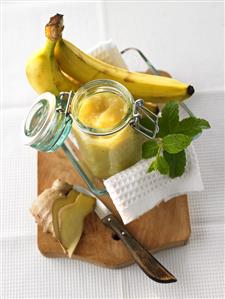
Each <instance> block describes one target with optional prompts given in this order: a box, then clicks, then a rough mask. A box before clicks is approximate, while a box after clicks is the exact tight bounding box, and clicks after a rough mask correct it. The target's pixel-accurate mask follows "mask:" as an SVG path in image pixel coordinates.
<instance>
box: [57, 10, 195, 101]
mask: <svg viewBox="0 0 225 299" xmlns="http://www.w3.org/2000/svg"><path fill="white" fill-rule="evenodd" d="M62 17H63V16H61V22H62ZM62 30H63V26H62V27H61V31H59V30H58V31H57V34H58V36H57V37H56V38H57V39H58V41H57V43H56V47H55V50H54V55H55V57H56V60H57V62H58V64H59V66H60V68H61V69H62V70H63V71H64V72H65V73H66V74H68V75H69V76H70V77H72V78H76V80H78V81H79V82H81V83H86V82H88V81H91V80H95V79H111V80H115V81H118V82H120V83H121V84H123V85H124V86H126V87H127V89H128V90H129V91H130V92H131V93H132V95H133V96H134V97H135V98H142V99H144V100H145V101H150V102H154V103H165V102H168V101H174V100H178V101H182V100H184V99H186V98H188V97H190V96H191V95H192V94H193V93H194V88H193V87H192V86H191V85H187V84H185V83H182V82H179V81H177V80H175V79H172V78H167V77H161V76H154V75H150V74H143V73H136V72H129V71H127V70H125V69H122V68H118V67H115V66H113V65H109V64H107V63H105V62H103V61H100V60H98V59H96V58H94V57H92V56H90V55H87V54H85V53H84V52H82V51H81V50H80V49H78V48H77V47H76V46H74V45H73V44H72V43H70V42H69V41H66V40H64V39H63V38H62ZM57 34H56V35H57Z"/></svg>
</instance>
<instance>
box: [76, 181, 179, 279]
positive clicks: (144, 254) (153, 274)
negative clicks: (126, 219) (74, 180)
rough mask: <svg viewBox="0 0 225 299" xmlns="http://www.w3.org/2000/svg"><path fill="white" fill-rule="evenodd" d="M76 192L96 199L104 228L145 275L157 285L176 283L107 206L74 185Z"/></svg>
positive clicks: (85, 190)
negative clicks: (122, 244)
mask: <svg viewBox="0 0 225 299" xmlns="http://www.w3.org/2000/svg"><path fill="white" fill-rule="evenodd" d="M73 189H75V190H76V191H78V192H80V193H83V194H86V195H89V196H92V197H94V198H95V199H96V206H95V212H96V214H97V215H98V217H99V218H100V220H101V222H103V223H104V224H105V225H106V226H108V227H109V228H110V229H112V230H113V231H114V232H115V233H116V234H117V235H118V237H119V238H120V239H121V241H122V242H123V243H124V245H125V246H126V247H127V249H128V250H129V252H130V253H131V254H132V256H133V258H134V260H135V262H136V263H137V264H138V265H139V267H140V268H141V269H142V270H143V271H144V272H145V274H146V275H147V276H148V277H149V278H151V279H153V280H154V281H156V282H159V283H171V282H176V281H177V279H176V278H175V277H174V276H173V274H171V273H170V272H169V271H168V270H167V269H166V268H165V267H164V266H163V265H161V264H160V262H158V261H157V259H155V258H154V257H153V256H152V255H151V254H150V253H149V252H148V250H147V249H145V248H144V247H143V246H142V245H141V244H140V243H139V242H138V241H137V240H136V239H135V238H134V237H133V236H132V235H131V234H130V233H129V232H128V231H127V229H126V228H125V226H124V225H123V224H122V223H121V222H120V221H119V220H117V218H116V217H115V216H114V215H113V214H112V212H111V211H110V210H109V209H108V208H107V206H106V205H105V204H104V203H103V202H102V201H101V200H100V199H99V198H97V197H96V196H95V195H94V194H93V193H92V192H91V191H89V190H87V189H86V188H84V187H81V186H78V185H74V186H73Z"/></svg>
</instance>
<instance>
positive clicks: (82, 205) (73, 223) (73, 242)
mask: <svg viewBox="0 0 225 299" xmlns="http://www.w3.org/2000/svg"><path fill="white" fill-rule="evenodd" d="M71 192H73V191H70V193H71ZM70 193H69V194H70ZM70 196H71V195H70ZM94 205H95V199H94V198H92V197H90V196H87V195H84V194H79V195H78V196H77V198H76V200H75V201H74V202H72V203H70V204H67V205H65V206H64V207H63V208H61V209H60V210H59V214H58V221H59V222H58V224H59V241H60V244H61V246H62V247H63V249H64V250H65V252H66V253H67V255H68V256H69V257H71V256H72V254H73V252H74V250H75V248H76V246H77V244H78V242H79V240H80V238H81V235H82V232H83V226H84V219H85V217H86V216H87V215H88V214H89V213H90V212H91V211H92V210H93V208H94Z"/></svg>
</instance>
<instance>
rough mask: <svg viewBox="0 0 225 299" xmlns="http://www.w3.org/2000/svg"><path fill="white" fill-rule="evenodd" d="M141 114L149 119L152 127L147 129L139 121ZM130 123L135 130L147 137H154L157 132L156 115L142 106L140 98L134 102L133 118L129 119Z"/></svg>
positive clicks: (142, 102)
mask: <svg viewBox="0 0 225 299" xmlns="http://www.w3.org/2000/svg"><path fill="white" fill-rule="evenodd" d="M143 114H144V115H145V116H146V117H147V119H148V120H150V122H151V124H152V125H153V127H152V129H148V128H147V127H145V126H143V125H142V124H141V123H140V120H141V118H142V115H143ZM130 125H131V126H132V128H133V129H134V130H135V131H137V132H139V133H141V134H142V135H144V136H145V137H147V138H149V139H153V138H155V136H156V135H157V133H158V132H159V125H158V115H156V114H155V113H153V112H152V111H150V110H149V109H147V108H146V107H144V101H143V100H142V99H138V100H136V101H135V103H134V112H133V118H132V119H131V121H130Z"/></svg>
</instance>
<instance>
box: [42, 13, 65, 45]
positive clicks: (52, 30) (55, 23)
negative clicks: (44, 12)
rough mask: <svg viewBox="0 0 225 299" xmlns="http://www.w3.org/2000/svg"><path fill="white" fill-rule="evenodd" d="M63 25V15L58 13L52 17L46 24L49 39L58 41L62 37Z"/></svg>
mask: <svg viewBox="0 0 225 299" xmlns="http://www.w3.org/2000/svg"><path fill="white" fill-rule="evenodd" d="M63 29H64V26H63V15H60V14H56V15H55V16H53V17H51V18H50V20H49V22H48V24H46V26H45V36H46V37H47V39H49V40H51V41H53V42H56V41H57V40H59V39H61V38H62V31H63Z"/></svg>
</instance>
